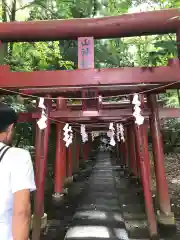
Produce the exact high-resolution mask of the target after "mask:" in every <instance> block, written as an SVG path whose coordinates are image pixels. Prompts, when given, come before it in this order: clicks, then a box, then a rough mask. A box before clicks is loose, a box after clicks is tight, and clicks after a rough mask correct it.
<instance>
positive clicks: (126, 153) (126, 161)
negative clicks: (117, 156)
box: [124, 127, 129, 167]
mask: <svg viewBox="0 0 180 240" xmlns="http://www.w3.org/2000/svg"><path fill="white" fill-rule="evenodd" d="M124 136H125V143H124V145H125V156H124V157H125V165H126V167H128V166H129V160H128V152H129V151H128V150H129V149H128V135H127V127H124Z"/></svg>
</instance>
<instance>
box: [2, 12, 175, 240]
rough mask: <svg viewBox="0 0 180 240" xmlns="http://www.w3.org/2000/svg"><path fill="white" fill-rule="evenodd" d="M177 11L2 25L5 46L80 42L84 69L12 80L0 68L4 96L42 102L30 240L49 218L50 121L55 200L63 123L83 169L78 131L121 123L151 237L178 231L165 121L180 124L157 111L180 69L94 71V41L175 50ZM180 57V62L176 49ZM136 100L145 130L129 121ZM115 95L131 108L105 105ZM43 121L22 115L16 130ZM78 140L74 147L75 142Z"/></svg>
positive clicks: (171, 113) (126, 158)
mask: <svg viewBox="0 0 180 240" xmlns="http://www.w3.org/2000/svg"><path fill="white" fill-rule="evenodd" d="M179 10H180V9H170V10H161V11H154V12H143V13H136V14H126V15H121V16H115V17H105V18H95V19H83V20H82V19H70V20H52V21H32V22H10V23H0V40H1V41H2V44H3V43H5V42H22V41H27V42H30V41H51V40H61V39H64V40H65V39H78V68H79V69H76V70H58V71H35V72H11V71H10V70H9V66H6V65H4V66H1V68H0V88H1V93H2V94H9V93H19V94H21V95H24V96H27V97H28V96H31V95H33V96H37V97H44V99H45V100H44V104H45V106H46V117H47V120H46V124H47V126H46V128H44V129H43V130H41V129H40V128H39V127H38V126H37V128H36V155H35V174H36V184H37V192H36V196H35V209H34V227H33V240H37V239H39V234H40V222H41V218H42V217H43V214H44V206H43V204H42V203H43V202H44V185H45V176H46V167H47V153H48V139H49V133H50V127H51V123H52V122H53V121H54V122H55V123H56V127H57V129H56V133H57V139H56V160H55V162H56V164H55V179H54V191H55V195H54V196H55V197H57V198H58V197H59V196H61V194H62V191H63V183H64V178H65V167H64V166H65V161H66V157H65V153H66V147H65V142H64V141H63V137H64V136H63V128H64V123H69V124H70V125H71V126H72V128H73V129H74V130H76V134H74V136H76V137H74V139H76V142H75V144H76V161H77V163H78V161H79V140H78V139H79V137H78V136H79V135H80V133H78V131H79V126H80V125H81V124H85V125H86V131H87V132H91V131H95V130H98V131H100V130H102V131H104V130H106V131H108V124H109V123H110V122H119V123H121V124H123V126H124V130H125V139H126V141H125V142H123V141H121V142H120V149H121V155H122V156H123V164H124V165H128V166H127V167H128V170H129V173H132V174H133V175H134V176H135V177H137V178H140V179H141V182H142V186H143V191H144V200H145V206H146V214H147V218H148V222H149V234H150V236H154V235H157V231H158V230H157V221H158V222H160V223H162V224H165V225H173V224H175V219H174V214H173V213H172V211H171V205H170V199H169V195H168V184H167V180H166V173H165V168H164V153H163V141H162V137H161V132H160V118H168V117H170V118H171V117H180V110H179V109H177V108H163V107H162V106H161V107H158V103H157V99H156V94H157V93H160V92H163V91H165V90H166V89H168V88H175V89H176V88H179V82H180V61H179V59H170V60H169V61H168V65H167V66H160V67H133V68H128V67H125V68H114V69H95V68H94V39H103V38H104V39H105V38H116V37H130V36H140V35H153V34H168V33H175V34H176V36H177V42H178V41H180V21H179ZM177 51H178V55H179V57H180V48H179V45H178V44H177ZM133 93H141V94H139V98H140V101H141V109H142V111H141V115H142V116H144V118H145V121H144V124H142V125H137V124H135V121H134V120H135V119H134V117H133V115H132V113H133V107H132V104H131V103H132V96H133ZM116 95H125V96H129V101H126V102H121V103H116V104H115V103H106V102H104V101H103V98H106V97H109V96H116ZM100 96H102V97H100ZM54 98H56V104H55V103H54V101H53V99H54ZM71 98H79V99H81V100H82V104H79V105H70V104H67V101H66V100H67V99H71ZM41 114H42V113H41V111H40V110H39V109H37V111H35V112H32V113H21V114H20V115H19V122H23V121H31V122H35V121H38V119H39V118H40V117H41ZM63 122H64V123H63ZM97 123H98V124H97ZM148 126H150V131H151V135H152V147H153V159H154V163H155V172H156V186H157V201H158V209H159V211H158V213H157V214H156V213H155V211H154V206H153V201H152V193H151V180H150V158H149V152H148V138H147V128H148ZM74 139H73V141H75V140H74ZM91 145H92V144H91V141H88V142H87V143H85V144H83V148H84V149H85V151H84V152H85V153H86V156H87V154H88V152H90V151H91ZM71 146H72V144H71V145H69V147H68V152H69V154H68V155H69V159H68V168H69V173H68V177H71V176H72V175H73V172H72V164H71V163H72V161H71V158H72V147H71ZM85 158H86V157H85ZM121 163H122V162H121Z"/></svg>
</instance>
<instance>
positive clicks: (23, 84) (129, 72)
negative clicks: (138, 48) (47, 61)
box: [0, 60, 180, 91]
mask: <svg viewBox="0 0 180 240" xmlns="http://www.w3.org/2000/svg"><path fill="white" fill-rule="evenodd" d="M179 63H180V62H179V60H178V64H177V63H174V62H173V63H172V64H171V65H170V66H166V67H165V66H163V67H152V68H146V67H133V68H129V67H125V68H112V69H110V68H109V69H107V68H106V69H77V70H59V71H35V72H11V71H8V70H7V69H6V70H2V71H0V79H1V81H0V88H7V89H16V90H18V89H19V88H28V87H35V88H38V87H52V88H53V87H66V88H67V89H66V90H67V91H68V90H69V91H71V88H70V87H75V86H76V87H77V86H81V87H86V88H87V87H93V86H94V87H98V88H101V87H103V86H106V85H110V86H111V87H113V85H120V84H124V85H125V84H126V85H127V84H151V83H152V84H153V83H154V84H157V83H163V84H166V83H173V82H176V81H180V77H179V76H180V64H179ZM2 69H3V68H2ZM179 85H180V84H179ZM174 87H175V86H174ZM176 87H177V84H176ZM166 88H167V87H166ZM59 91H60V90H59ZM114 91H117V89H115V88H114Z"/></svg>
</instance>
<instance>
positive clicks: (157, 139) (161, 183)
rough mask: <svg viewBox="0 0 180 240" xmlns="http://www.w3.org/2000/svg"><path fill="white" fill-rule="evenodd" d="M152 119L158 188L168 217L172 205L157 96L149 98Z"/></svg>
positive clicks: (163, 210)
mask: <svg viewBox="0 0 180 240" xmlns="http://www.w3.org/2000/svg"><path fill="white" fill-rule="evenodd" d="M148 101H149V107H150V109H151V117H150V119H149V123H150V130H151V135H152V148H153V158H154V163H155V164H154V165H155V173H156V187H157V196H158V203H159V208H160V211H161V212H162V213H163V214H165V215H168V214H170V213H171V205H170V199H169V194H168V183H167V179H166V172H165V167H164V152H163V141H162V135H161V131H160V123H159V114H158V106H157V102H156V96H155V95H149V96H148Z"/></svg>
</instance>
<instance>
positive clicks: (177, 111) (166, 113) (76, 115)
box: [18, 108, 180, 123]
mask: <svg viewBox="0 0 180 240" xmlns="http://www.w3.org/2000/svg"><path fill="white" fill-rule="evenodd" d="M149 114H150V111H149V110H144V111H143V112H142V115H144V116H146V117H148V116H149ZM97 115H98V116H97ZM40 116H41V114H40V113H37V112H35V113H25V112H22V113H19V118H18V122H27V121H32V120H33V119H37V118H39V117H40ZM130 116H132V110H131V109H130V108H129V109H112V110H110V109H109V110H107V109H104V110H100V111H99V112H98V113H93V112H92V113H91V114H89V116H88V117H86V116H83V111H79V110H74V111H66V110H62V111H51V112H50V118H52V119H57V120H58V119H62V120H64V121H66V120H68V121H70V122H71V121H77V122H79V121H84V122H89V121H91V123H92V122H96V121H98V122H101V121H102V122H103V121H108V120H109V121H111V120H118V119H123V118H127V117H130ZM159 116H160V118H176V117H180V108H159Z"/></svg>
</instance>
